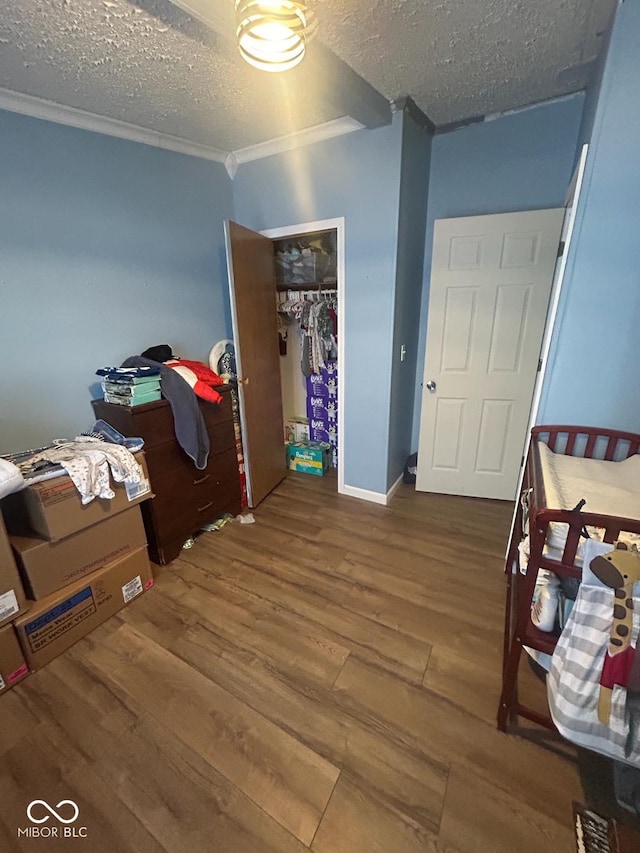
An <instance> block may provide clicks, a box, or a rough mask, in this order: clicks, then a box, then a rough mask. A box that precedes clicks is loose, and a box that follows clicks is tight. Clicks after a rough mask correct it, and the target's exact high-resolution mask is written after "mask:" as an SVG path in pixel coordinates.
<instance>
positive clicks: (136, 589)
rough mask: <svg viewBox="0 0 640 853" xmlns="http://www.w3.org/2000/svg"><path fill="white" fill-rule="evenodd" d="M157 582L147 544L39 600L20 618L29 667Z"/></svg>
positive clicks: (61, 649) (54, 653)
mask: <svg viewBox="0 0 640 853" xmlns="http://www.w3.org/2000/svg"><path fill="white" fill-rule="evenodd" d="M152 586H153V575H152V574H151V566H150V565H149V558H148V557H147V549H146V548H140V549H139V550H138V551H134V552H133V553H132V554H129V555H128V556H126V557H125V558H124V559H122V560H118V561H117V562H115V563H109V565H108V566H105V567H104V568H103V569H100V570H99V571H97V572H93V574H91V575H89V576H88V577H86V578H83V579H82V580H80V581H76V582H75V583H72V584H71V585H70V586H67V587H65V588H64V589H62V590H60V591H58V592H54V593H52V595H48V596H47V597H46V598H43V599H42V600H41V601H36V602H34V603H33V604H32V606H31V610H29V612H28V613H26V614H25V615H24V616H20V617H19V618H18V619H16V621H15V627H16V631H17V632H18V637H19V638H20V643H21V645H22V650H23V652H24V656H25V658H26V661H27V664H28V665H29V669H32V670H35V669H40V667H42V666H44V665H45V664H47V663H49V661H51V660H53V659H54V658H55V657H57V656H58V655H59V654H61V653H62V652H64V651H66V649H68V648H70V647H71V646H72V645H73V644H74V643H76V642H77V641H78V640H81V639H82V638H83V637H86V635H87V634H89V633H91V631H93V629H94V628H97V627H98V625H101V624H102V623H103V622H106V621H107V619H109V617H110V616H113V615H114V613H117V612H118V610H121V609H122V608H123V607H124V606H125V605H126V604H128V603H129V602H130V601H131V600H132V599H134V598H135V597H136V596H138V595H140V594H141V593H142V592H144V591H145V590H146V589H149V588H150V587H152Z"/></svg>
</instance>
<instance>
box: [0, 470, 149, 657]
mask: <svg viewBox="0 0 640 853" xmlns="http://www.w3.org/2000/svg"><path fill="white" fill-rule="evenodd" d="M137 459H138V461H139V462H140V464H141V465H142V467H143V471H144V481H143V483H142V484H140V485H136V486H135V487H131V486H127V485H126V484H122V483H121V484H118V483H115V484H113V489H114V491H115V497H114V498H112V499H111V500H101V499H99V498H96V499H95V500H93V501H92V502H91V503H89V504H87V505H86V506H83V504H82V502H81V499H80V495H79V494H78V492H77V490H76V488H75V486H74V485H73V483H72V482H71V480H70V479H69V477H67V476H63V477H58V478H56V479H54V480H48V481H45V482H42V483H37V484H35V485H33V486H28V487H27V488H26V489H24V490H22V491H21V492H17V493H15V494H13V495H10V496H9V497H8V498H6V499H5V500H4V501H3V502H2V507H3V511H4V514H5V519H6V521H7V528H8V530H9V543H10V545H11V548H12V550H13V555H14V556H15V560H16V563H17V566H18V570H19V573H20V575H21V576H22V582H23V586H24V588H25V590H26V592H27V594H28V596H29V600H28V601H27V605H28V609H27V610H26V612H20V613H19V614H18V615H17V617H16V618H15V620H14V627H15V631H16V633H17V637H18V639H19V641H20V646H21V647H22V653H23V654H24V659H25V661H26V664H27V665H28V667H29V669H31V670H36V669H39V668H40V667H42V666H44V665H45V664H46V663H48V662H49V661H50V660H53V658H55V657H57V656H58V655H59V654H60V653H61V652H63V651H65V650H66V649H68V648H69V647H70V646H72V645H73V644H74V643H75V642H76V641H77V640H80V639H81V638H82V637H84V636H86V635H87V634H88V633H89V632H90V631H92V630H93V629H94V628H96V627H97V626H98V625H100V624H101V623H102V622H105V621H106V620H107V619H108V618H109V617H110V616H112V615H113V614H114V613H117V611H118V610H120V609H121V608H122V607H124V606H125V605H126V604H128V602H129V601H131V600H132V599H133V598H135V597H136V596H137V595H139V594H140V593H142V592H144V591H145V590H146V589H149V588H150V587H151V586H152V585H153V576H152V574H151V567H150V565H149V560H148V557H147V542H146V535H145V530H144V525H143V522H142V516H141V513H140V507H139V506H138V504H139V503H140V502H141V501H143V500H146V499H147V498H148V497H150V496H151V489H150V485H149V480H148V472H147V468H146V462H145V460H144V454H139V455H138V456H137ZM14 568H15V566H14ZM0 600H1V599H0ZM23 601H24V599H23ZM23 609H24V608H23ZM1 652H2V636H1V635H0V653H1Z"/></svg>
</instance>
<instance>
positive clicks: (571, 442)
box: [564, 432, 578, 456]
mask: <svg viewBox="0 0 640 853" xmlns="http://www.w3.org/2000/svg"><path fill="white" fill-rule="evenodd" d="M577 437H578V434H577V433H575V432H570V433H569V438H568V439H567V446H566V447H565V450H564V455H565V456H573V448H574V447H575V446H576V438H577Z"/></svg>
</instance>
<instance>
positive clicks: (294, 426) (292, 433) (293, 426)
mask: <svg viewBox="0 0 640 853" xmlns="http://www.w3.org/2000/svg"><path fill="white" fill-rule="evenodd" d="M290 441H309V419H308V418H290V419H289V420H288V421H285V425H284V442H285V444H288V443H289V442H290Z"/></svg>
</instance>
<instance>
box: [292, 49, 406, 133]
mask: <svg viewBox="0 0 640 853" xmlns="http://www.w3.org/2000/svg"><path fill="white" fill-rule="evenodd" d="M291 73H293V74H296V75H297V76H298V78H299V79H301V80H302V81H304V84H305V86H306V87H307V90H308V91H309V93H314V92H316V91H320V92H321V93H322V95H323V96H324V97H325V98H326V99H327V100H328V101H329V103H330V104H331V105H332V106H333V107H334V108H335V109H336V110H337V111H338V112H339V113H341V114H342V115H347V116H351V118H354V119H355V120H356V121H359V122H360V124H362V125H364V127H368V128H374V127H382V126H383V125H386V124H391V119H392V116H393V113H392V110H391V104H390V103H389V101H388V100H387V99H386V98H385V97H384V95H381V94H380V92H378V90H377V89H374V88H373V86H372V85H371V84H370V83H367V81H366V80H365V79H364V77H361V76H360V75H359V74H357V73H356V72H355V71H354V70H353V68H351V66H349V65H347V63H346V62H343V61H342V60H341V59H340V58H339V57H337V56H336V55H335V53H333V51H331V50H329V48H328V47H326V45H324V44H322V42H320V41H317V40H316V41H314V42H312V43H311V44H310V45H309V46H308V48H307V52H306V54H305V57H304V59H303V60H302V62H301V63H300V65H298V66H297V68H295V69H294V71H293V72H291Z"/></svg>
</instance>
